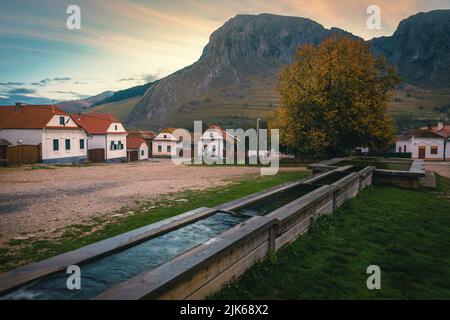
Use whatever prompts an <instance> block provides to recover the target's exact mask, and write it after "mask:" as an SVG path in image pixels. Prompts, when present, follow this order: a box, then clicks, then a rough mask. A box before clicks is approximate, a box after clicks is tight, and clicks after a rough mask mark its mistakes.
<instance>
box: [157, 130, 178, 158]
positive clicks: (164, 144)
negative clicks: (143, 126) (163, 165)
mask: <svg viewBox="0 0 450 320" xmlns="http://www.w3.org/2000/svg"><path fill="white" fill-rule="evenodd" d="M175 130H176V129H175V128H165V129H163V130H161V131H160V132H159V133H158V134H157V135H156V136H155V138H154V139H153V141H152V156H153V157H155V158H170V157H172V155H175V152H176V145H177V143H178V142H179V141H178V139H177V138H176V137H175V136H174V135H173V132H174V131H175Z"/></svg>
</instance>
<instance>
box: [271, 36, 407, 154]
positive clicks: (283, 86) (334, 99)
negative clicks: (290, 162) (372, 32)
mask: <svg viewBox="0 0 450 320" xmlns="http://www.w3.org/2000/svg"><path fill="white" fill-rule="evenodd" d="M399 81H400V79H399V77H398V76H397V73H396V70H395V69H394V67H392V66H391V65H389V64H388V63H387V61H386V60H385V59H384V58H381V57H376V56H374V55H373V54H372V53H371V51H370V48H369V46H368V45H367V44H366V43H365V42H364V41H362V40H355V39H352V38H349V37H332V38H327V39H325V40H324V41H323V42H322V44H320V45H318V46H313V45H304V46H302V47H299V48H298V49H297V51H296V53H295V55H294V57H293V59H292V63H291V64H290V65H288V66H287V67H286V68H284V69H283V70H282V72H281V74H280V78H279V84H278V91H279V93H280V96H281V105H280V107H278V108H277V109H276V110H275V111H274V113H273V115H272V116H271V118H270V119H269V127H270V128H276V129H280V134H281V137H280V138H281V143H283V144H285V145H288V146H293V147H295V148H297V149H298V151H299V152H300V153H302V154H303V155H305V156H316V155H326V156H335V155H341V154H346V153H348V152H349V151H351V150H353V149H354V148H355V147H359V146H366V147H372V148H382V147H384V146H386V145H387V144H388V143H389V142H390V141H391V140H392V138H393V132H394V130H393V123H392V119H391V118H390V117H389V116H388V114H387V102H388V99H389V97H390V94H391V91H392V89H393V88H394V87H395V86H396V85H397V84H398V83H399Z"/></svg>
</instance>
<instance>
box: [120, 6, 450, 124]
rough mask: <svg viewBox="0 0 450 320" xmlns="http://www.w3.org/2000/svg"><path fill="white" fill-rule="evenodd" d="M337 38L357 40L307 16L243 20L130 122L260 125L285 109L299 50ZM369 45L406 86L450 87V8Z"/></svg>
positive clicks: (233, 22) (227, 27) (166, 81)
mask: <svg viewBox="0 0 450 320" xmlns="http://www.w3.org/2000/svg"><path fill="white" fill-rule="evenodd" d="M335 34H346V35H350V36H352V35H351V34H350V33H347V32H345V31H343V30H340V29H337V28H332V29H325V28H324V27H323V26H322V25H320V24H318V23H316V22H314V21H312V20H310V19H305V18H297V17H284V16H277V15H271V14H261V15H238V16H236V17H234V18H232V19H230V20H229V21H228V22H226V23H225V24H224V25H223V26H222V27H221V28H219V29H218V30H216V31H215V32H214V33H213V34H212V35H211V37H210V40H209V43H208V44H207V45H206V47H205V48H204V50H203V53H202V55H201V57H200V59H199V60H198V61H197V62H196V63H194V64H192V65H191V66H189V67H186V68H184V69H182V70H179V71H177V72H176V73H174V74H172V75H170V76H168V77H165V78H163V79H161V80H160V81H159V82H158V83H157V84H155V85H153V86H152V87H150V88H149V89H148V90H147V92H146V93H145V95H144V96H143V98H142V100H140V102H139V103H138V104H137V105H136V106H135V107H134V108H133V110H132V112H131V113H130V115H129V117H128V120H127V124H128V125H129V126H142V127H152V128H153V129H158V128H162V127H164V126H183V127H186V128H189V127H190V126H192V121H193V120H203V121H204V122H206V123H207V124H211V123H218V124H222V125H225V126H244V127H245V126H246V125H253V122H254V119H255V118H256V117H265V116H266V115H268V114H269V113H270V112H271V111H272V110H273V108H274V107H275V106H276V105H277V103H278V95H277V93H276V84H277V78H278V72H279V71H280V69H281V67H282V66H284V65H286V64H288V63H289V62H290V60H291V57H292V55H293V53H294V51H295V49H296V48H297V47H298V46H300V45H303V44H306V43H310V44H319V43H320V42H321V41H323V39H324V38H326V37H329V36H332V35H335ZM369 43H370V44H371V46H372V47H373V50H374V52H376V53H377V54H382V55H385V56H386V57H387V58H388V59H389V60H390V61H391V63H393V64H394V65H395V66H396V67H397V68H398V70H399V72H400V75H401V76H402V78H403V81H404V82H407V83H412V84H418V85H423V86H427V85H432V86H438V85H439V86H449V84H450V70H449V68H450V10H437V11H431V12H428V13H420V14H417V15H414V16H412V17H410V18H408V19H405V20H403V21H402V22H401V23H400V25H399V27H398V30H397V31H396V32H395V33H394V35H393V36H391V37H382V38H377V39H373V40H371V41H370V42H369Z"/></svg>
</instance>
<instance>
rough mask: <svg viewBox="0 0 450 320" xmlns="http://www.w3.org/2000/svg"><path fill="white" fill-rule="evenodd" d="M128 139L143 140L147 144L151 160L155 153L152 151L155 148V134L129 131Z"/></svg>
mask: <svg viewBox="0 0 450 320" xmlns="http://www.w3.org/2000/svg"><path fill="white" fill-rule="evenodd" d="M127 138H142V139H144V140H145V141H146V142H147V146H148V150H147V153H148V157H149V158H151V157H152V154H153V151H152V147H153V143H152V142H153V139H154V138H155V133H154V132H153V131H151V130H130V131H128V136H127Z"/></svg>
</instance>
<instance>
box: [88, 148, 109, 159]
mask: <svg viewBox="0 0 450 320" xmlns="http://www.w3.org/2000/svg"><path fill="white" fill-rule="evenodd" d="M88 156H89V161H90V162H103V161H105V149H102V148H100V149H90V150H88Z"/></svg>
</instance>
